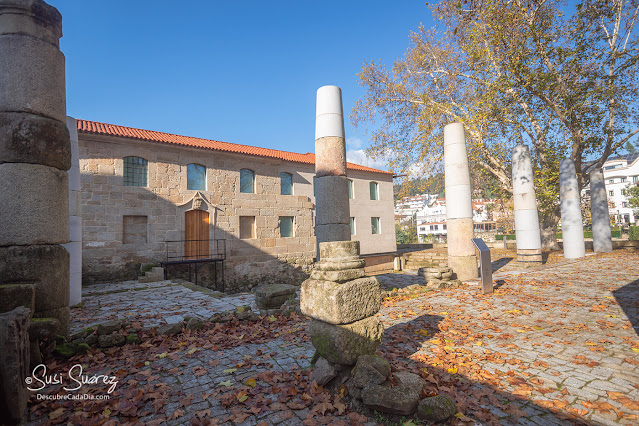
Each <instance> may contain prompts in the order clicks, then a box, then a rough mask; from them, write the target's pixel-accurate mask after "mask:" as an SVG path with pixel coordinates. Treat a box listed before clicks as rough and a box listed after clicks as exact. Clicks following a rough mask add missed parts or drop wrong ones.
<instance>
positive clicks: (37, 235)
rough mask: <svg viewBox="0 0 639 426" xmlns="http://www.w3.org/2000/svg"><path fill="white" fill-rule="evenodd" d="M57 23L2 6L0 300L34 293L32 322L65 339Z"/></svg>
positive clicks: (17, 3)
mask: <svg viewBox="0 0 639 426" xmlns="http://www.w3.org/2000/svg"><path fill="white" fill-rule="evenodd" d="M61 36H62V17H61V16H60V13H59V12H58V11H57V9H55V8H54V7H51V6H49V5H48V4H46V3H44V2H43V1H41V0H0V58H2V59H1V60H0V153H1V157H0V217H2V221H3V223H2V227H0V299H2V298H3V297H4V295H3V294H2V291H3V287H5V288H7V287H10V285H25V284H26V285H32V286H34V287H35V306H34V311H35V312H33V316H35V317H40V318H55V319H57V320H58V321H59V329H58V330H57V333H58V334H62V335H68V333H69V254H68V253H67V251H66V250H65V249H64V247H63V246H62V244H65V243H67V242H68V241H69V186H68V185H69V183H68V175H67V170H68V169H69V167H70V166H71V147H70V143H69V131H68V130H67V126H66V119H67V117H66V99H65V80H64V55H63V54H62V52H60V48H59V39H60V37H61Z"/></svg>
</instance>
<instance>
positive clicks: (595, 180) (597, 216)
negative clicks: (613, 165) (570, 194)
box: [590, 169, 612, 253]
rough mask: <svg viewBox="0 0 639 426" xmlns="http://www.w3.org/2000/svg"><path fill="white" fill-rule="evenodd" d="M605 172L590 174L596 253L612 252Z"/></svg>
mask: <svg viewBox="0 0 639 426" xmlns="http://www.w3.org/2000/svg"><path fill="white" fill-rule="evenodd" d="M604 182H605V181H604V175H603V170H601V169H595V170H593V171H592V172H590V214H591V217H592V245H593V251H594V252H595V253H610V252H611V251H612V234H611V233H610V213H609V212H608V196H607V194H606V185H605V183H604Z"/></svg>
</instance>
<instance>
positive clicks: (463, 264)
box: [448, 255, 479, 281]
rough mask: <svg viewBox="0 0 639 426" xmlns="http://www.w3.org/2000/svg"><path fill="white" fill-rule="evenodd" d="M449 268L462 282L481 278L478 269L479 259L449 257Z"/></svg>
mask: <svg viewBox="0 0 639 426" xmlns="http://www.w3.org/2000/svg"><path fill="white" fill-rule="evenodd" d="M448 267H450V268H451V269H452V270H453V272H454V273H455V274H457V279H459V280H461V281H466V280H472V279H475V278H479V271H478V268H477V257H475V255H472V256H448Z"/></svg>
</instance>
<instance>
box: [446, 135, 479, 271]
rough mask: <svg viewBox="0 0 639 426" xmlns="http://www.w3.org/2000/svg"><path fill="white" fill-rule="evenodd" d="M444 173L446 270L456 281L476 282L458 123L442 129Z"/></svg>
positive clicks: (467, 178)
mask: <svg viewBox="0 0 639 426" xmlns="http://www.w3.org/2000/svg"><path fill="white" fill-rule="evenodd" d="M444 171H445V176H444V180H445V185H446V225H447V232H448V266H449V267H450V268H452V269H453V271H454V272H455V273H456V274H457V277H458V278H459V279H460V280H462V281H463V280H469V279H473V278H477V277H478V276H479V272H478V270H477V257H476V256H475V246H474V245H473V242H472V238H473V236H474V231H473V206H472V198H471V189H470V172H469V170H468V156H467V154H466V136H465V135H464V126H463V125H462V124H461V123H452V124H449V125H447V126H446V127H444Z"/></svg>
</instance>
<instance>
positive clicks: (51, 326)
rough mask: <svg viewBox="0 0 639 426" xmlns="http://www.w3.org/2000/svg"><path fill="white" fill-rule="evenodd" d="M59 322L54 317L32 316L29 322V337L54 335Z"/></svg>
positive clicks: (38, 337) (43, 337)
mask: <svg viewBox="0 0 639 426" xmlns="http://www.w3.org/2000/svg"><path fill="white" fill-rule="evenodd" d="M59 328H60V322H59V321H58V320H57V319H55V318H32V319H31V323H30V324H29V339H30V340H32V341H33V340H38V339H47V338H49V337H53V336H55V335H56V332H57V331H58V329H59Z"/></svg>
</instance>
